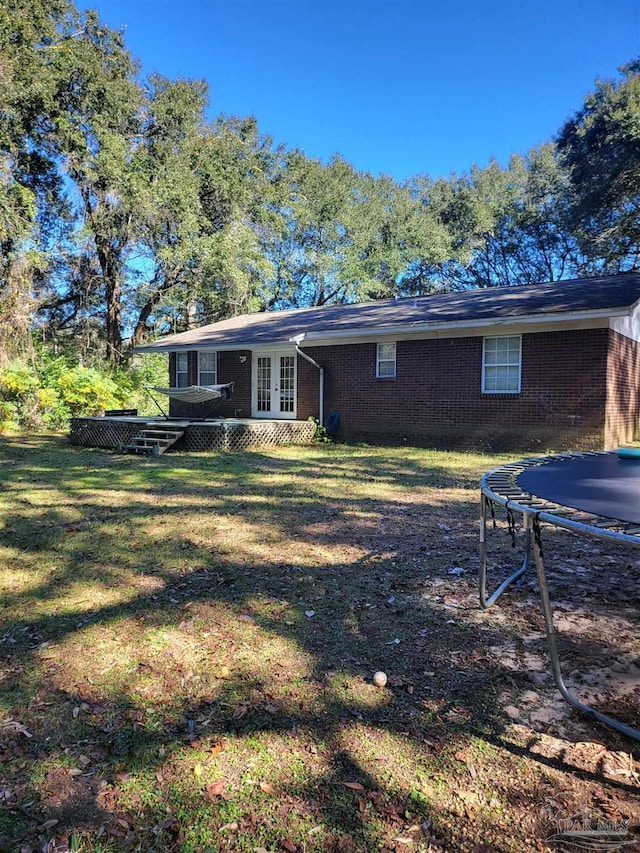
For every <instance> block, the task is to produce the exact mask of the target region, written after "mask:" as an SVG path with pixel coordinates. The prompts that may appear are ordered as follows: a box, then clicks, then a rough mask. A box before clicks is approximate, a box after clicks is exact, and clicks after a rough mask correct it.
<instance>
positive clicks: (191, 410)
mask: <svg viewBox="0 0 640 853" xmlns="http://www.w3.org/2000/svg"><path fill="white" fill-rule="evenodd" d="M242 358H244V359H245V360H244V361H242ZM226 382H235V388H234V391H233V396H232V397H231V399H230V400H229V401H217V400H212V401H211V402H209V403H198V404H197V405H194V404H193V403H181V402H180V401H179V400H173V399H171V400H170V404H169V414H170V415H171V417H174V418H210V417H215V416H216V415H219V416H221V417H225V418H232V417H240V418H249V417H251V351H250V350H246V351H245V350H242V351H238V350H236V351H234V352H220V353H218V384H219V385H224V384H225V383H226ZM169 383H170V385H175V384H176V358H175V353H170V354H169ZM197 384H198V353H197V352H189V385H197Z"/></svg>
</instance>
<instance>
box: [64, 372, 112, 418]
mask: <svg viewBox="0 0 640 853" xmlns="http://www.w3.org/2000/svg"><path fill="white" fill-rule="evenodd" d="M58 385H59V387H60V391H61V395H62V399H63V400H64V402H65V403H66V405H67V406H68V407H69V411H70V412H71V414H72V415H80V414H82V415H98V414H101V413H102V412H103V411H104V409H109V408H116V407H118V406H119V405H120V403H121V397H120V394H119V390H118V386H117V385H116V383H115V382H114V381H113V379H110V378H109V377H108V376H105V375H104V374H101V373H99V372H98V371H97V370H95V369H94V368H92V367H83V366H78V367H74V368H73V369H72V370H70V371H68V372H67V373H64V374H63V375H61V376H60V377H59V379H58Z"/></svg>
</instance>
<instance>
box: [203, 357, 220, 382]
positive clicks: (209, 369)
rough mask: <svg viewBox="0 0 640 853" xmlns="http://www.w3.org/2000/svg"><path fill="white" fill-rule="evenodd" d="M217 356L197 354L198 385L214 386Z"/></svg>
mask: <svg viewBox="0 0 640 853" xmlns="http://www.w3.org/2000/svg"><path fill="white" fill-rule="evenodd" d="M217 356H218V354H217V353H215V352H199V353H198V385H215V384H216V381H217V376H218V358H217Z"/></svg>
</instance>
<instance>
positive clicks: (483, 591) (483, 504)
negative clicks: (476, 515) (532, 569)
mask: <svg viewBox="0 0 640 853" xmlns="http://www.w3.org/2000/svg"><path fill="white" fill-rule="evenodd" d="M487 506H488V500H487V498H486V496H485V495H484V494H482V495H481V496H480V604H481V605H482V607H484V608H485V609H486V608H487V607H491V605H492V604H495V602H496V601H497V600H498V599H499V598H500V596H501V595H502V593H503V592H504V591H505V589H507V587H509V586H511V584H512V583H513V582H514V581H517V580H519V578H521V577H522V575H523V574H524V573H525V572H526V571H527V569H528V568H529V563H530V561H531V529H530V528H528V527H525V534H524V535H525V554H524V561H523V563H522V565H521V566H520V568H519V569H517V570H516V571H515V572H513V574H511V575H509V577H508V578H506V579H505V580H503V581H502V583H501V584H500V586H499V587H497V588H496V589H495V590H494V591H493V592H492V593H491V595H487Z"/></svg>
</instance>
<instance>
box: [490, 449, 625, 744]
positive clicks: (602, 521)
mask: <svg viewBox="0 0 640 853" xmlns="http://www.w3.org/2000/svg"><path fill="white" fill-rule="evenodd" d="M496 505H497V506H502V507H504V508H505V510H506V515H507V526H508V528H509V532H510V534H511V537H512V542H513V544H514V545H515V525H516V515H521V516H522V527H523V530H524V537H525V542H524V547H525V554H524V560H523V562H522V565H521V566H520V567H519V568H518V569H516V571H514V572H513V573H512V574H511V575H509V577H507V578H506V579H505V580H503V581H502V583H500V585H499V586H498V587H497V588H496V589H495V590H494V591H493V592H492V593H491V594H488V593H487V517H488V515H489V514H491V516H492V517H494V508H495V506H496ZM543 523H544V524H549V525H552V526H554V527H560V528H563V529H565V530H570V531H573V532H574V533H577V534H578V535H581V536H587V537H596V538H598V539H604V540H606V541H609V542H612V543H615V544H617V545H625V546H628V547H630V548H640V461H639V460H636V459H621V458H619V457H618V454H617V453H601V452H594V453H565V454H558V455H554V456H544V457H537V458H531V459H522V460H521V461H519V462H513V463H510V464H508V465H502V466H501V467H499V468H494V469H493V470H492V471H489V472H488V473H487V474H485V475H484V477H483V478H482V479H481V481H480V603H481V605H482V607H485V608H487V607H490V606H491V605H492V604H494V603H495V602H496V601H497V600H498V599H499V598H500V596H501V595H502V593H503V592H504V591H505V590H506V589H507V588H508V587H509V586H510V585H511V584H512V583H514V581H517V580H518V579H519V578H521V577H522V575H524V573H525V572H526V571H527V569H528V568H529V565H530V563H531V553H532V552H533V559H534V562H535V568H536V574H537V578H538V586H539V591H540V600H541V604H542V612H543V615H544V622H545V629H546V635H547V644H548V648H549V656H550V658H551V666H552V669H553V677H554V681H555V683H556V686H557V688H558V690H559V691H560V693H561V694H562V696H563V698H564V699H565V700H566V701H567V702H568V703H569V704H570V705H572V706H573V707H574V708H576V709H577V710H579V711H582V712H583V713H586V714H589V715H591V716H592V717H594V718H595V719H597V720H599V721H600V722H601V723H605V724H606V725H608V726H611V727H612V728H614V729H616V730H617V731H619V732H621V733H622V734H624V735H626V736H627V737H630V738H633V739H635V740H640V731H638V730H637V729H634V728H631V727H630V726H627V725H625V724H624V723H622V722H620V721H618V720H616V719H615V718H613V717H610V716H607V715H606V714H602V713H601V712H600V711H597V710H596V709H595V708H592V707H591V706H590V705H586V704H585V703H583V702H580V701H579V700H578V699H576V698H575V696H573V695H572V694H571V693H570V691H569V690H568V689H567V687H566V685H565V683H564V680H563V677H562V671H561V668H560V658H559V655H558V649H557V643H556V633H555V628H554V624H553V611H552V609H551V602H550V598H549V589H548V585H547V577H546V570H545V565H544V559H543V548H542V532H541V525H542V524H543Z"/></svg>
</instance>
